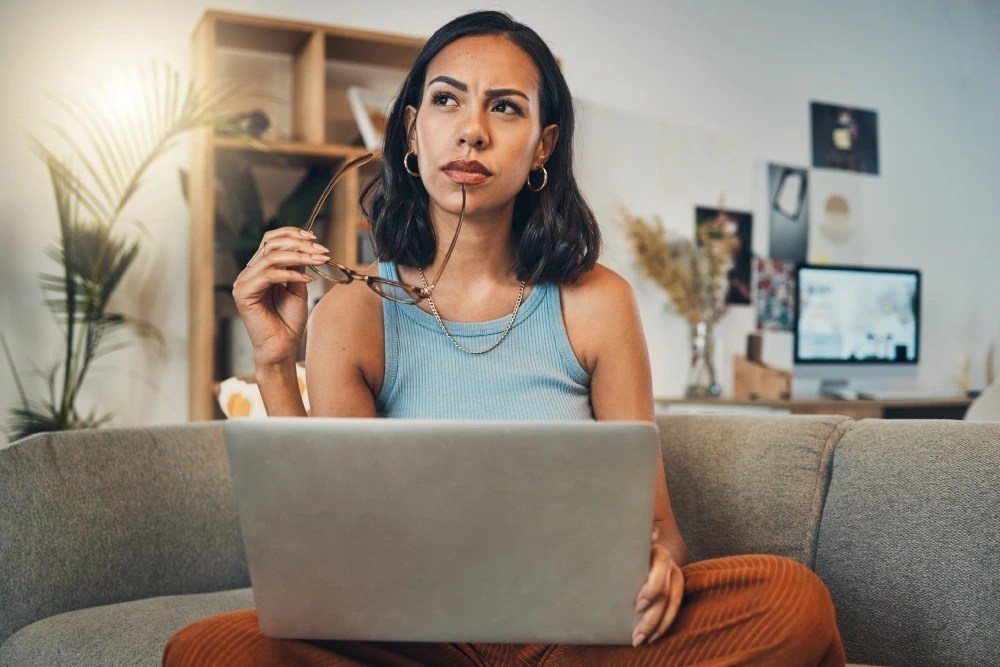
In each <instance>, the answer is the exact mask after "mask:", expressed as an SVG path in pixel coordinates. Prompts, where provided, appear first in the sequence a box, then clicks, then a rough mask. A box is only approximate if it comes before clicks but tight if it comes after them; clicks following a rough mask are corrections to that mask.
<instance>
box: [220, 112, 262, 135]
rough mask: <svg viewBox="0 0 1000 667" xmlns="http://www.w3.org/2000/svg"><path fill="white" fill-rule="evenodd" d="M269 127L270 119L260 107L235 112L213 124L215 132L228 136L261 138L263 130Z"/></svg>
mask: <svg viewBox="0 0 1000 667" xmlns="http://www.w3.org/2000/svg"><path fill="white" fill-rule="evenodd" d="M269 127H271V119H270V118H268V116H267V114H266V113H264V112H263V111H261V110H260V109H254V110H253V111H245V112H240V113H235V114H232V115H229V116H226V117H225V118H222V119H221V120H220V122H218V123H217V124H216V126H215V131H216V133H217V134H221V135H225V136H229V137H248V138H251V139H263V138H264V132H265V131H266V130H267V128H269Z"/></svg>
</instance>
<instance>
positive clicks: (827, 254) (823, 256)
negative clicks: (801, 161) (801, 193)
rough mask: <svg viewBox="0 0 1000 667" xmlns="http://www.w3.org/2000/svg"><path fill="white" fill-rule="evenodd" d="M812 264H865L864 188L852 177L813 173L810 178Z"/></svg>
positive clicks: (810, 249)
mask: <svg viewBox="0 0 1000 667" xmlns="http://www.w3.org/2000/svg"><path fill="white" fill-rule="evenodd" d="M810 182H811V190H812V194H811V195H810V206H811V211H810V230H809V261H810V262H811V263H813V264H862V263H863V262H864V246H863V237H862V229H861V224H862V220H863V215H862V210H861V188H860V183H859V182H858V179H857V178H856V177H854V176H853V175H851V174H846V173H842V172H835V171H813V172H812V174H811V178H810Z"/></svg>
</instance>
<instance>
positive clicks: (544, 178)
mask: <svg viewBox="0 0 1000 667" xmlns="http://www.w3.org/2000/svg"><path fill="white" fill-rule="evenodd" d="M538 169H539V170H540V171H541V172H542V184H541V185H539V186H538V187H537V188H536V187H534V186H533V185H532V184H531V172H528V180H527V181H526V182H525V184H526V185H527V186H528V189H529V190H531V191H532V192H541V191H542V190H544V189H545V185H546V184H547V183H548V182H549V172H547V171H545V166H544V165H543V166H541V167H539V168H538Z"/></svg>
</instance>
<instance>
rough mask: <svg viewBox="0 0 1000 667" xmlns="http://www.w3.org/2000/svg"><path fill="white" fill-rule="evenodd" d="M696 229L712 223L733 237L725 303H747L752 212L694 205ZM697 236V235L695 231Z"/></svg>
mask: <svg viewBox="0 0 1000 667" xmlns="http://www.w3.org/2000/svg"><path fill="white" fill-rule="evenodd" d="M694 222H695V229H696V230H697V229H700V228H701V227H702V226H703V225H713V226H715V227H717V228H720V229H721V231H722V233H724V234H726V235H727V236H729V237H730V238H732V239H733V240H734V241H735V243H733V265H732V268H730V269H729V291H728V292H727V293H726V303H731V304H749V303H750V300H751V297H752V293H751V289H750V273H751V268H752V261H751V260H752V257H753V251H752V247H753V213H750V212H746V211H723V210H720V209H718V208H710V207H708V206H697V207H696V208H695V213H694ZM695 236H696V237H699V236H700V235H699V234H697V232H696V233H695Z"/></svg>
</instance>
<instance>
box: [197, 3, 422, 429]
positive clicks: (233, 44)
mask: <svg viewBox="0 0 1000 667" xmlns="http://www.w3.org/2000/svg"><path fill="white" fill-rule="evenodd" d="M423 43H424V40H422V39H419V38H416V37H409V36H404V35H391V34H385V33H378V32H372V31H366V30H356V29H353V28H346V27H340V26H332V25H323V24H316V23H306V22H303V21H296V20H291V19H284V18H277V17H267V16H257V15H250V14H238V13H233V12H224V11H217V10H209V11H207V12H205V14H204V15H203V16H202V18H201V20H200V21H199V23H198V25H197V27H196V28H195V31H194V34H193V36H192V73H193V78H194V83H195V85H199V86H205V85H214V84H216V83H218V82H220V81H222V80H233V79H232V78H231V77H235V80H237V81H245V80H246V79H247V78H251V79H252V78H253V77H260V78H261V79H262V84H263V86H264V87H265V91H264V92H265V93H266V95H267V96H266V98H265V101H264V102H263V104H264V105H265V112H266V113H269V114H270V115H269V118H271V119H272V122H273V121H274V120H275V117H276V116H277V117H279V120H280V122H278V123H273V124H274V125H275V127H276V129H277V130H279V131H278V132H277V134H278V135H279V136H287V137H289V139H287V140H282V141H269V142H266V143H265V146H264V148H265V150H261V149H260V147H255V146H252V145H249V144H247V143H245V142H243V141H242V140H240V139H237V138H234V137H227V136H217V135H213V134H212V133H211V132H210V131H208V130H199V131H196V132H194V134H193V136H192V141H191V150H192V155H191V170H190V175H189V182H188V189H189V199H190V233H189V242H190V251H189V304H190V305H189V321H188V350H189V352H188V363H189V371H188V391H189V401H188V406H189V407H188V413H189V417H190V418H191V419H193V420H199V419H211V418H213V417H215V416H218V414H219V413H218V410H217V408H216V407H215V400H214V392H213V387H214V386H215V384H216V383H217V382H218V381H219V380H221V379H224V378H222V377H217V375H219V374H220V372H221V371H218V370H217V369H219V368H220V367H222V366H224V364H221V365H220V363H219V361H220V358H223V357H221V356H220V355H222V354H225V353H226V343H225V341H220V340H219V331H220V329H225V328H226V327H224V326H220V323H221V324H225V322H223V321H221V320H220V319H219V317H220V313H226V312H228V311H229V309H227V308H226V306H227V304H225V303H220V300H222V299H227V298H230V297H229V295H228V293H227V291H225V290H221V289H216V282H218V280H217V279H218V276H217V275H216V272H217V271H218V270H220V269H219V268H218V267H219V264H218V258H219V255H218V251H217V249H216V238H215V235H216V232H215V226H216V219H215V215H216V213H215V212H216V201H215V198H216V192H215V188H216V182H217V180H218V178H217V172H216V170H217V169H219V168H220V165H219V160H217V156H218V155H219V152H220V151H225V152H229V151H238V152H241V153H244V154H246V155H247V156H249V159H250V160H251V161H252V162H251V163H252V164H254V165H256V164H260V165H267V166H277V167H286V166H287V167H290V168H299V167H306V166H311V165H316V164H333V165H338V164H339V163H342V162H344V161H347V160H351V159H354V158H356V157H359V156H361V155H364V154H365V153H368V152H369V151H368V150H366V149H365V148H364V147H363V146H359V145H354V144H353V143H352V142H353V141H355V140H356V133H355V130H356V127H353V123H352V122H350V121H351V118H350V116H349V111H348V109H347V104H346V99H342V98H344V97H345V95H346V86H348V85H365V77H369V76H372V77H374V76H375V74H374V73H377V74H379V75H380V76H381V77H382V78H381V79H380V80H379V81H380V83H381V84H382V85H383V86H384V85H385V84H386V83H387V79H388V81H390V82H391V80H392V77H393V76H395V75H396V72H395V70H398V75H399V79H400V81H401V80H402V76H404V75H405V72H406V71H407V70H408V69H409V68H410V66H411V65H412V63H413V61H414V59H415V58H416V56H417V53H418V52H419V51H420V49H421V47H422V46H423ZM261 67H264V68H265V69H266V70H267V71H266V73H264V74H261V69H260V68H261ZM223 70H224V71H223ZM332 71H333V72H337V73H338V74H337V75H336V76H333V75H331V72H332ZM345 71H346V74H345V73H344V72H345ZM372 83H373V84H374V83H375V82H374V81H372ZM268 87H273V88H270V89H268ZM284 98H288V99H287V105H285V106H282V105H281V104H280V103H278V102H276V100H279V99H284ZM230 102H231V103H232V104H231V105H232V107H233V111H234V112H245V111H250V110H251V109H253V108H255V107H256V106H257V104H261V103H262V102H261V101H260V99H259V98H258V99H257V102H256V103H255V102H254V100H253V99H252V98H249V97H248V98H247V99H246V100H243V99H236V100H231V101H230ZM267 105H270V106H267ZM281 171H282V170H281V169H256V168H255V169H254V172H255V174H257V173H258V172H260V173H266V174H272V176H270V178H272V179H273V178H277V176H275V175H274V174H278V172H281ZM371 174H372V171H371V170H370V169H368V170H365V171H364V173H362V172H358V171H354V172H351V173H349V174H347V175H346V176H345V178H344V179H343V180H342V181H341V183H340V184H338V187H337V189H336V190H335V191H334V193H333V194H332V196H331V197H330V201H329V203H328V207H329V215H328V221H327V233H326V236H325V237H324V242H325V243H326V245H327V246H328V247H329V248H330V249H331V252H332V253H333V255H334V256H335V257H337V258H338V260H339V261H341V262H343V263H344V264H347V265H349V266H358V264H359V262H358V241H359V232H361V233H363V227H364V225H363V220H362V218H361V215H360V211H359V210H358V204H357V200H358V195H359V193H360V191H361V186H362V178H363V176H370V175H371ZM278 175H279V176H281V177H282V178H284V177H285V174H278ZM255 178H256V176H255ZM271 182H272V183H273V184H274V186H276V187H272V188H271V190H272V191H280V189H281V188H282V187H284V186H282V185H280V184H281V183H283V182H284V181H277V180H274V181H271ZM258 183H259V181H258ZM227 261H228V262H230V264H229V265H228V266H229V267H230V270H231V266H232V264H231V262H232V260H231V259H229V260H227Z"/></svg>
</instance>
